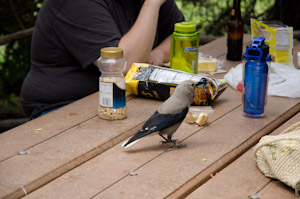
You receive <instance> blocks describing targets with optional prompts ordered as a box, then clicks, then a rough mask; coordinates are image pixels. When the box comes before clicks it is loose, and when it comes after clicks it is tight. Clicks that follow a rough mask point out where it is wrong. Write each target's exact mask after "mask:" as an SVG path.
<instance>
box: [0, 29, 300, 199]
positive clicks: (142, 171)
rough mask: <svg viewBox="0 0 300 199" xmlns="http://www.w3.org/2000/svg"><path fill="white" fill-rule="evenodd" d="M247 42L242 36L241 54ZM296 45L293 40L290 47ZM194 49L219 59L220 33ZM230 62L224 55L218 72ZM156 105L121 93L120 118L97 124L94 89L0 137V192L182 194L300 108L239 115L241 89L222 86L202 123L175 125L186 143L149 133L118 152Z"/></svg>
mask: <svg viewBox="0 0 300 199" xmlns="http://www.w3.org/2000/svg"><path fill="white" fill-rule="evenodd" d="M250 42H251V37H250V35H245V37H244V51H245V46H246V45H247V44H249V43H250ZM299 47H300V46H299V42H295V48H294V49H298V50H294V52H297V51H299ZM200 51H201V52H204V53H206V54H210V55H212V56H214V57H216V58H218V59H225V58H226V38H225V37H223V38H221V39H218V40H216V41H214V42H211V43H209V44H207V45H204V46H202V47H200ZM238 63H239V62H231V61H226V60H225V61H224V69H225V70H227V71H228V70H229V69H230V68H231V67H234V66H236V65H237V64H238ZM294 63H297V62H294ZM223 76H224V74H222V75H216V76H215V77H217V78H223ZM161 103H162V101H158V100H152V99H144V98H139V97H136V96H133V95H127V108H128V118H127V119H126V120H120V121H105V120H101V119H99V118H98V117H97V106H98V93H95V94H92V95H90V96H88V97H85V98H83V99H81V100H78V101H76V102H74V103H72V104H70V105H67V106H65V107H62V108H60V109H58V110H56V111H54V112H51V113H49V114H47V115H44V116H42V117H40V118H37V119H35V120H32V121H30V122H27V123H25V124H23V125H21V126H19V127H16V128H14V129H11V130H9V131H7V132H5V133H2V134H0V151H1V152H0V179H1V180H0V197H2V198H21V197H24V196H25V194H27V195H26V197H25V198H72V199H73V198H164V197H166V198H183V197H185V196H187V195H188V194H190V193H191V192H192V191H194V190H195V189H197V188H198V187H199V186H200V185H202V184H203V183H205V182H206V181H207V180H209V179H210V178H211V174H215V173H216V172H219V171H221V170H222V169H223V168H224V167H226V166H227V165H229V164H230V163H231V162H233V161H234V160H235V159H237V158H238V157H239V156H241V155H242V154H243V153H244V152H246V151H247V150H248V149H249V148H251V147H252V146H253V145H254V144H255V143H256V142H257V141H258V140H259V139H260V138H261V137H262V136H263V135H265V134H269V133H270V132H272V131H273V130H274V129H276V128H277V127H278V126H280V125H281V124H282V123H283V122H285V121H286V120H288V119H289V118H291V117H292V116H294V115H295V114H296V113H298V112H299V110H300V104H299V99H290V98H282V97H269V98H268V104H267V106H266V117H265V118H263V119H250V118H245V117H242V116H241V115H242V106H241V93H240V92H239V91H236V90H234V89H232V88H230V87H228V88H227V90H226V91H225V92H224V93H223V94H222V95H221V96H220V97H219V98H218V99H217V100H216V101H215V102H214V104H213V105H212V107H213V109H214V113H213V114H212V115H211V116H210V117H209V119H208V122H207V125H206V126H205V127H198V126H194V125H189V124H186V123H183V124H182V125H181V127H180V128H179V129H178V131H177V132H176V134H175V135H174V138H176V139H179V140H182V142H184V143H186V144H187V145H188V147H187V148H184V149H176V150H169V149H168V147H169V146H166V145H161V144H160V143H159V142H160V140H161V139H160V137H159V136H149V137H145V138H144V139H143V140H141V141H140V142H138V143H137V144H136V145H134V146H133V147H132V148H130V149H128V150H127V149H126V150H124V149H123V148H122V147H121V146H120V143H121V142H123V141H124V140H126V139H127V138H129V137H130V136H131V135H132V134H134V133H135V132H136V131H137V130H138V129H139V128H140V127H141V126H142V124H143V123H144V122H145V121H146V120H147V119H148V117H149V116H150V115H151V114H152V113H153V112H154V111H155V110H156V109H157V108H158V107H159V105H160V104H161ZM20 151H25V152H26V154H24V155H19V154H18V152H20ZM132 171H134V172H136V173H137V174H138V175H135V176H130V175H129V173H130V172H132Z"/></svg>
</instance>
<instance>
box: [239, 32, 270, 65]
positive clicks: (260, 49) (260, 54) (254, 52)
mask: <svg viewBox="0 0 300 199" xmlns="http://www.w3.org/2000/svg"><path fill="white" fill-rule="evenodd" d="M264 41H265V38H264V37H253V41H252V44H251V45H249V46H247V48H246V52H245V54H244V56H243V60H244V61H249V60H257V61H271V56H270V55H269V46H268V45H267V44H265V42H264Z"/></svg>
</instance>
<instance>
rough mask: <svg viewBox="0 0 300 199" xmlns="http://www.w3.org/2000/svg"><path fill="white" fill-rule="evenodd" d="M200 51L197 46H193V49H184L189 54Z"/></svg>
mask: <svg viewBox="0 0 300 199" xmlns="http://www.w3.org/2000/svg"><path fill="white" fill-rule="evenodd" d="M197 51H198V47H197V46H193V47H186V48H185V49H184V52H185V53H189V52H197Z"/></svg>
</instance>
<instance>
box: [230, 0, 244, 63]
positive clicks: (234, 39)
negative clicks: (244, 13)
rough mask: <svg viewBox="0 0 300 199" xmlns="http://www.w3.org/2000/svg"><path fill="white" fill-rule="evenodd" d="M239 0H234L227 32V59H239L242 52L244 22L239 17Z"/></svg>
mask: <svg viewBox="0 0 300 199" xmlns="http://www.w3.org/2000/svg"><path fill="white" fill-rule="evenodd" d="M240 2H241V1H240V0H234V3H233V8H232V10H231V16H230V19H229V21H228V32H227V60H232V61H240V60H242V54H243V32H244V24H243V21H242V17H241V8H240Z"/></svg>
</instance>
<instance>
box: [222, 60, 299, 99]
mask: <svg viewBox="0 0 300 199" xmlns="http://www.w3.org/2000/svg"><path fill="white" fill-rule="evenodd" d="M269 70H270V73H269V82H268V95H269V96H282V97H291V98H300V86H299V85H300V70H297V69H296V68H294V67H288V66H286V65H284V64H281V63H275V62H272V63H271V66H270V69H269ZM224 78H225V80H226V82H227V83H228V84H229V85H230V86H231V87H232V88H234V89H238V88H242V87H241V84H242V81H243V64H238V65H237V66H236V67H234V68H231V69H230V70H229V71H228V73H227V74H226V75H225V76H224ZM238 90H240V89H238Z"/></svg>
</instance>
